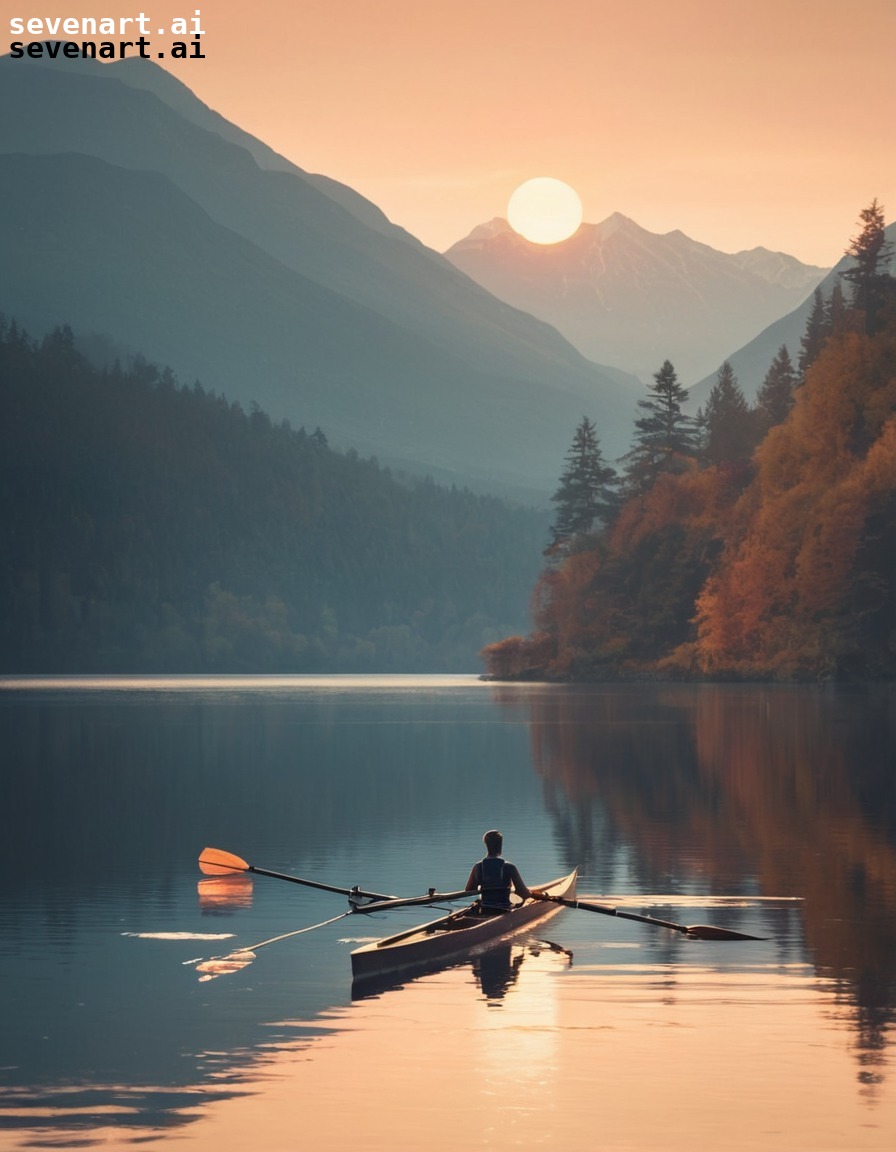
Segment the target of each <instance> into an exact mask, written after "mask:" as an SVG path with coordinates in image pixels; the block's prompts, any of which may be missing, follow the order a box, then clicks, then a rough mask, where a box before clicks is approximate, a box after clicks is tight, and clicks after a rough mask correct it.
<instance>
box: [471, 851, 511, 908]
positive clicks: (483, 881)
mask: <svg viewBox="0 0 896 1152" xmlns="http://www.w3.org/2000/svg"><path fill="white" fill-rule="evenodd" d="M507 873H508V869H507V868H506V867H505V865H504V860H503V858H502V857H501V856H486V857H485V858H484V859H483V860H480V862H479V891H480V893H481V896H480V899H481V902H482V904H484V905H485V906H486V907H488V908H509V907H510V880H509V878H508V875H507Z"/></svg>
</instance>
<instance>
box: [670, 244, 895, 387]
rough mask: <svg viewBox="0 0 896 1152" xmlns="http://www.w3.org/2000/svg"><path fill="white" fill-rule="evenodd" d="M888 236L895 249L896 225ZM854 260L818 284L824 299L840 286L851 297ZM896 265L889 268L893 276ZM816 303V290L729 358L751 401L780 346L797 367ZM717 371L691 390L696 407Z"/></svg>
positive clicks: (845, 261) (846, 259)
mask: <svg viewBox="0 0 896 1152" xmlns="http://www.w3.org/2000/svg"><path fill="white" fill-rule="evenodd" d="M886 236H887V239H888V241H889V243H891V244H893V245H894V246H896V222H894V223H893V224H889V225H887V228H886ZM852 263H853V261H852V260H851V259H850V258H849V257H848V256H843V257H842V258H841V259H840V260H839V261H838V263H837V264H836V265H835V266H834V268H833V269H832V270H831V271H830V272H829V273H828V275H827V276H825V278H824V279H823V280H822V281H821V283H820V284H817V285H816V287H817V288H820V289H821V293H822V296H823V297H824V298H825V300H829V299H830V298H831V292H832V291H833V289H834V285H835V284H837V283H840V284H841V286H842V287H843V288H844V291H845V292H846V294H847V296H849V291H850V290H849V285H848V284H843V281H842V279H841V275H840V274H841V272H843V271H844V270H845V269H846V268H849V267H851V265H852ZM894 267H896V262H894V263H893V264H891V265H890V271H891V274H892V272H893V270H894ZM814 302H815V291H814V289H813V291H812V292H811V293H810V294H809V296H807V297H806V299H805V300H804V301H803V302H802V303H801V304H800V305H799V306H798V307H796V308H794V309H793V310H792V311H791V312H788V313H787V315H786V316H781V317H780V318H779V319H777V320H775V321H774V323H772V324H769V326H768V327H767V328H764V329H763V330H762V331H761V332H760V333H759V334H758V335H757V336H755V337H754V338H753V339H752V340H750V341H748V342H747V343H746V344H745V345H743V346H742V347H740V348H737V349H733V350H732V351H731V352H730V354H729V355H728V356H727V357H726V359H727V360H728V362H729V363H730V365H731V367H732V369H733V370H734V374H735V376H737V381H738V384H739V385H740V387H741V390H742V391H743V393H744V395H745V396H746V397H747V399H748V400H752V399H753V398H754V397H755V395H756V392H757V391H758V390H759V388H760V387H761V385H762V382H763V380H764V379H765V377H766V374H767V373H768V370H769V367H770V366H771V362H772V360H773V359H774V358H775V355H776V354H777V352H778V350H779V349H780V347H781V346H782V344H783V345H786V347H787V351H788V352H789V353H790V358H791V360H792V361H793V363H794V364H796V363H797V361H798V360H799V355H800V347H801V344H802V339H803V335H804V333H805V331H806V322H807V321H808V319H809V314H810V313H811V311H812V308H813V306H814ZM716 375H717V373H716V372H711V373H709V374H708V375H707V376H705V377H704V378H703V379H702V380H699V381H698V382H697V383H696V384H695V385H694V387H693V388H692V389H691V394H690V401H691V405H692V406H693V407H696V406H699V405H701V404H703V403H704V402H705V400H706V398H707V396H708V395H709V392H710V389H711V388H712V386H713V384H714V383H715V381H716Z"/></svg>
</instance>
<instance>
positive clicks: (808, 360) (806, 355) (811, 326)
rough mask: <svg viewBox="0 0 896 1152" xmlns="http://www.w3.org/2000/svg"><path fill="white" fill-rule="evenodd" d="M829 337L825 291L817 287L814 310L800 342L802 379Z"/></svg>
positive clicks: (809, 316)
mask: <svg viewBox="0 0 896 1152" xmlns="http://www.w3.org/2000/svg"><path fill="white" fill-rule="evenodd" d="M827 338H828V319H827V310H826V308H825V303H824V293H823V292H822V291H821V288H816V289H815V292H814V294H813V299H812V310H811V311H810V313H809V315H808V317H807V319H806V330H805V332H804V333H803V338H802V341H801V342H800V358H799V369H800V380H801V381H804V380H805V379H806V373H807V372H808V371H809V369H810V368H811V367H812V365H813V364H814V363H815V361H816V360H817V359H818V355H819V353H820V352H821V350H822V348H823V347H824V342H825V340H826V339H827Z"/></svg>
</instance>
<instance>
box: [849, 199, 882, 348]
mask: <svg viewBox="0 0 896 1152" xmlns="http://www.w3.org/2000/svg"><path fill="white" fill-rule="evenodd" d="M859 219H860V220H861V222H862V225H863V227H862V231H861V232H860V233H859V235H858V236H856V237H854V238H853V240H852V241H851V242H850V245H849V247H848V248H847V249H846V255H847V256H851V257H852V258H853V260H854V261H855V265H854V266H853V267H852V268H848V269H846V271H844V272H841V273H840V275H841V276H842V277H843V278H844V280H849V282H850V283H851V284H852V291H853V296H852V304H853V307H854V308H855V309H856V310H857V311H860V312H862V313H863V314H864V317H865V331H866V333H867V334H868V335H869V336H873V335H874V333H875V332H876V331H877V329H878V313H879V312H880V309H881V306H882V305H883V303H884V302H885V300H886V299H887V297H888V296H892V295H893V287H894V280H893V277H892V276H891V275H890V273H889V271H888V267H889V264H890V261H891V260H892V258H893V245H892V244H891V243H890V242H889V241H888V240H887V235H886V231H885V229H886V224H885V222H884V209H883V205H882V204H878V202H877V200H876V199H875V200H872V201H871V203H870V204H869V205H868V207H867V208H865V209H863V211H862V212H860V213H859Z"/></svg>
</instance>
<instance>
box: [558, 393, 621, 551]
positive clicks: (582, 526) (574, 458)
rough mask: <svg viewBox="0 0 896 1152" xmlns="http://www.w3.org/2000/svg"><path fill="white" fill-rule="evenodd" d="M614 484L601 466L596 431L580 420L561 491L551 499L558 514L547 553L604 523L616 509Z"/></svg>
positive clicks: (612, 473)
mask: <svg viewBox="0 0 896 1152" xmlns="http://www.w3.org/2000/svg"><path fill="white" fill-rule="evenodd" d="M615 484H616V471H615V469H613V468H611V467H609V465H607V464H606V463H605V462H604V459H603V455H602V454H601V450H600V443H599V441H598V438H597V430H596V428H595V426H594V424H592V422H591V421H590V420H589V419H588V417H587V416H583V417H582V419H581V422H580V423H579V424H578V426H577V427H576V430H575V435H574V436H573V440H572V444H571V445H570V447H569V451H568V452H567V453H566V468H565V469H564V471H563V474H562V476H561V477H560V487H559V488H558V489H557V491H556V492H555V493H554V495H553V496H552V497H551V501H552V502H553V503H554V504H556V505H557V514H556V517H555V519H554V523H553V525H552V526H551V545H550V547H549V548H548V549H547V551H552V550H553V549H555V548H557V547H558V546H560V545H562V544H564V543H565V542H566V541H568V540H571V539H572V538H573V537H575V536H580V535H582V534H583V533H585V532H590V531H592V529H593V528H594V526H595V524H597V523H601V522H603V523H606V521H607V520H609V519H610V517H611V516H612V514H613V511H614V509H615V492H614V485H615Z"/></svg>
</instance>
